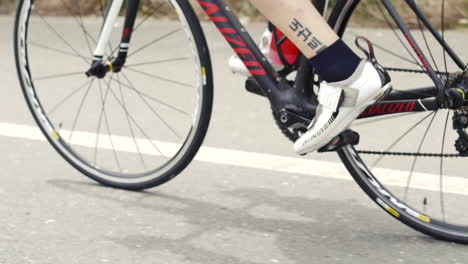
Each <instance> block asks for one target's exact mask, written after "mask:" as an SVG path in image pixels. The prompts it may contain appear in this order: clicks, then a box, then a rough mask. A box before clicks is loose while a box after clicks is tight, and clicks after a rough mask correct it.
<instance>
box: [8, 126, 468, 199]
mask: <svg viewBox="0 0 468 264" xmlns="http://www.w3.org/2000/svg"><path fill="white" fill-rule="evenodd" d="M60 134H61V135H62V137H64V138H67V135H68V133H67V132H66V131H61V132H60ZM0 136H5V137H11V138H20V139H27V140H35V141H45V140H46V139H45V138H44V136H43V135H42V133H41V132H40V130H39V128H37V127H34V126H27V125H18V124H11V123H0ZM99 137H100V143H99V146H98V147H99V148H100V149H108V150H111V149H112V145H111V143H110V141H109V139H108V138H109V137H108V136H107V135H100V136H99ZM95 138H96V134H93V133H89V132H80V131H77V132H75V133H74V134H73V144H74V145H77V146H82V147H92V148H94V144H95ZM112 140H113V143H114V147H115V149H116V150H117V151H123V152H128V153H137V149H136V147H135V144H134V141H133V139H132V138H131V137H123V136H112ZM137 142H138V145H139V149H140V152H141V153H142V154H145V155H160V153H158V152H157V151H156V150H155V149H154V147H152V145H151V144H150V143H149V142H148V141H147V140H146V139H137ZM154 143H155V144H156V145H157V146H158V148H160V150H161V151H162V152H163V153H165V154H167V153H174V152H175V151H177V150H178V145H177V144H174V143H169V142H161V141H154ZM195 160H196V161H201V162H208V163H214V164H221V165H229V166H237V167H244V168H252V169H263V170H270V171H276V172H285V173H293V174H304V175H310V176H313V177H323V178H329V179H339V180H352V178H351V176H349V173H348V171H347V170H346V169H345V168H344V166H343V165H342V164H341V163H336V162H330V161H319V160H311V159H303V158H292V157H285V156H278V155H271V154H266V153H255V152H247V151H240V150H233V149H222V148H213V147H202V148H201V149H200V151H199V152H198V154H197V156H196V157H195ZM374 172H375V174H376V175H377V176H378V177H379V180H381V181H382V182H383V183H384V184H388V185H392V186H401V187H404V186H406V179H407V176H408V172H407V171H400V170H393V169H385V168H377V169H375V170H374ZM411 188H418V189H421V190H429V191H437V192H438V191H439V176H438V175H435V174H428V173H418V172H415V173H414V174H413V180H412V184H411ZM444 192H445V193H453V194H462V195H468V179H466V178H461V177H454V176H444Z"/></svg>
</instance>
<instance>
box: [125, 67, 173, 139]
mask: <svg viewBox="0 0 468 264" xmlns="http://www.w3.org/2000/svg"><path fill="white" fill-rule="evenodd" d="M122 75H123V77H124V78H125V79H126V80H127V82H128V83H129V84H130V86H132V87H133V88H135V86H134V85H133V83H132V82H131V81H130V80H129V79H128V77H127V75H125V73H123V72H122ZM135 90H136V89H135ZM138 96H139V97H140V99H141V100H142V101H143V103H144V104H145V105H146V106H148V108H149V109H150V111H151V112H152V113H153V114H154V115H155V116H156V117H157V118H158V119H159V120H160V121H161V122H162V123H163V124H164V125H165V126H166V127H167V128H169V130H170V131H171V132H172V133H173V134H174V135H175V136H176V137H177V138H178V139H181V138H182V137H181V136H180V135H179V133H177V131H175V129H174V128H173V127H172V126H171V125H169V123H168V122H167V121H166V120H165V119H164V118H163V117H162V116H161V115H160V114H159V113H158V112H157V111H156V110H155V109H154V107H152V106H151V105H150V104H149V103H148V101H147V100H146V99H145V98H144V97H142V96H141V95H140V94H138Z"/></svg>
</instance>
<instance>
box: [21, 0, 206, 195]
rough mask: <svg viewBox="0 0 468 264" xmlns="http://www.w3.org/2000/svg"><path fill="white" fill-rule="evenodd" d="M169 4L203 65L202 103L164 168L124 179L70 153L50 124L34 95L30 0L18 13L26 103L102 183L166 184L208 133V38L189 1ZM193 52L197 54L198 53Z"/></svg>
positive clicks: (58, 144)
mask: <svg viewBox="0 0 468 264" xmlns="http://www.w3.org/2000/svg"><path fill="white" fill-rule="evenodd" d="M169 1H170V2H169V3H170V4H171V5H172V7H173V8H175V11H177V14H178V16H179V19H180V21H181V22H183V23H184V24H183V27H184V29H185V31H186V33H187V34H188V35H189V39H190V40H191V41H193V42H192V43H193V44H194V47H192V48H194V50H195V51H196V54H195V55H196V56H195V57H196V58H195V59H196V60H198V62H199V65H200V74H201V75H203V76H200V80H201V81H200V85H201V88H200V92H199V93H200V94H199V97H201V98H202V99H200V100H201V103H200V106H199V108H198V109H199V110H198V111H200V113H199V115H198V116H199V117H198V119H197V120H194V121H193V128H192V129H191V130H190V132H189V134H188V136H187V138H189V139H187V141H185V142H184V143H183V145H182V147H180V149H179V151H178V152H177V153H176V154H175V156H174V158H173V159H171V160H170V161H169V162H168V163H167V166H166V167H164V168H163V169H155V170H151V171H149V172H148V173H145V174H144V175H143V174H142V177H141V178H131V179H125V178H122V177H120V176H119V177H116V176H115V174H114V173H112V174H111V173H108V172H107V171H104V170H101V169H99V168H97V167H93V166H92V165H91V164H87V163H86V162H85V161H83V160H81V159H80V158H79V157H77V156H75V154H73V153H71V148H70V147H69V146H68V145H67V143H66V142H64V141H63V140H61V138H60V137H58V132H57V130H56V129H55V128H54V127H53V126H52V125H51V123H50V121H49V120H48V117H47V116H46V114H45V111H43V108H42V105H41V100H40V99H39V98H38V97H37V95H36V94H35V87H34V84H33V82H32V81H31V74H30V69H29V58H28V42H27V39H28V33H29V32H28V27H29V17H30V15H31V6H32V3H31V2H32V1H31V0H20V1H19V3H18V8H17V12H16V21H15V30H14V52H15V60H16V68H17V73H18V77H19V80H20V85H21V88H22V91H23V95H24V97H25V100H26V102H27V105H28V107H29V109H30V111H31V113H32V115H33V117H34V120H35V122H36V124H37V125H38V126H39V128H40V130H41V131H42V133H43V134H44V135H45V137H46V139H47V141H48V142H49V143H50V144H51V145H52V146H53V147H54V149H55V150H56V151H57V152H58V153H59V155H60V156H61V157H62V158H64V159H65V160H66V161H67V162H68V163H69V164H70V165H71V166H73V167H74V168H75V169H77V170H78V171H80V172H81V173H83V174H84V175H86V176H88V177H89V178H91V179H93V180H95V181H97V182H99V183H101V184H103V185H106V186H110V187H113V188H118V189H125V190H143V189H148V188H153V187H156V186H159V185H161V184H164V183H166V182H168V181H170V180H172V179H173V178H175V177H176V176H177V175H179V174H180V173H181V172H182V171H183V170H184V169H185V168H186V167H187V166H188V165H189V164H190V162H191V161H192V160H193V158H194V156H195V155H196V153H197V152H198V150H199V148H200V146H201V145H202V143H203V140H204V138H205V136H206V133H207V130H208V127H209V123H210V118H211V112H212V104H213V74H212V65H211V59H210V52H209V48H208V45H207V42H206V39H205V34H204V32H203V30H202V27H201V25H200V21H199V19H198V17H197V16H196V14H195V12H194V10H193V8H192V6H191V5H190V3H189V2H188V1H184V0H169ZM195 51H194V53H195Z"/></svg>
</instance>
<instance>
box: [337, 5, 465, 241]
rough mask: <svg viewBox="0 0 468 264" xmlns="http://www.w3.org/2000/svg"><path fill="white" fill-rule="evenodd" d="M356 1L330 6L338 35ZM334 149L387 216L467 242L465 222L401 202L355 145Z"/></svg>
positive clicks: (429, 232) (434, 234)
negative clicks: (441, 217)
mask: <svg viewBox="0 0 468 264" xmlns="http://www.w3.org/2000/svg"><path fill="white" fill-rule="evenodd" d="M359 3H360V0H352V1H338V2H337V4H336V6H335V7H334V9H333V11H332V13H331V15H330V18H329V25H330V26H331V27H332V28H333V29H334V30H335V31H336V32H337V34H338V35H339V36H340V37H343V35H344V33H345V31H346V29H347V26H348V22H349V20H350V18H351V17H352V15H353V13H354V11H355V10H356V7H357V6H358V5H359ZM337 152H338V155H339V157H340V159H341V161H342V162H343V164H344V165H345V167H346V169H347V170H348V171H349V173H350V174H351V176H352V177H353V179H354V180H355V181H356V183H357V184H358V185H359V186H360V188H361V189H362V190H363V191H364V192H365V193H366V194H367V195H368V196H369V197H370V198H371V199H372V201H374V202H375V203H376V204H377V205H378V206H379V207H380V208H382V209H383V210H384V211H385V212H386V213H388V214H389V215H390V216H392V217H393V218H395V219H396V220H398V221H400V222H401V223H403V224H405V225H407V226H409V227H411V228H413V229H415V230H416V231H419V232H421V233H424V234H426V235H429V236H431V237H434V238H436V239H440V240H445V241H450V242H457V243H463V244H466V243H468V226H462V225H452V224H449V223H446V222H443V221H440V220H437V219H434V218H431V217H430V216H428V215H425V214H423V213H420V212H419V211H418V210H416V209H414V208H412V207H411V206H409V205H407V204H405V202H403V201H402V200H401V199H398V198H397V197H396V196H395V195H394V194H392V192H390V191H389V190H388V189H387V188H386V187H385V186H384V185H383V184H382V183H381V182H380V181H379V180H378V178H377V177H375V176H374V175H373V173H372V172H371V170H370V169H369V168H368V166H367V165H366V164H365V162H364V161H363V160H362V159H361V158H360V156H359V154H358V152H357V150H356V149H355V147H353V146H351V145H347V146H345V147H343V148H341V149H339V150H338V151H337Z"/></svg>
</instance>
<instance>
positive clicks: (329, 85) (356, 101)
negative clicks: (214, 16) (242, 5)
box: [250, 0, 391, 154]
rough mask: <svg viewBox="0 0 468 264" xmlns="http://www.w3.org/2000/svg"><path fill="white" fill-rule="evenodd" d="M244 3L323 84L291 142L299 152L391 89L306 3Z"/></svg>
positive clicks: (304, 0)
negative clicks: (310, 116) (311, 113)
mask: <svg viewBox="0 0 468 264" xmlns="http://www.w3.org/2000/svg"><path fill="white" fill-rule="evenodd" d="M250 1H251V2H252V3H253V4H254V5H255V6H256V7H257V8H258V9H259V10H260V12H262V14H264V15H265V16H266V17H267V18H268V19H269V20H270V21H271V22H272V23H273V24H275V25H276V26H277V27H278V28H279V29H280V30H281V31H283V32H284V34H285V35H286V36H288V38H289V39H290V40H291V41H292V42H294V44H296V45H297V46H298V48H299V49H300V50H301V52H302V53H303V54H304V55H305V56H306V57H307V58H309V59H310V63H311V64H312V65H313V66H314V68H315V70H316V72H317V73H318V74H319V76H320V77H321V78H322V79H323V80H324V81H325V82H324V83H322V85H321V87H320V91H319V95H318V101H319V107H318V109H317V115H316V117H315V119H314V121H312V123H311V125H310V126H309V130H308V131H307V133H304V134H303V135H302V136H301V137H300V138H299V140H297V142H296V143H295V150H296V152H298V153H300V154H305V153H308V152H311V151H315V150H318V149H320V148H322V147H323V146H325V145H327V143H329V142H330V141H331V140H332V139H333V138H334V137H335V136H336V135H337V134H339V133H341V132H342V131H343V130H345V129H347V128H348V127H349V126H350V124H351V123H352V121H354V120H355V119H356V118H357V117H358V115H359V113H360V112H361V111H362V110H364V108H365V107H367V106H368V105H369V104H372V103H374V102H375V101H376V100H377V99H378V98H379V97H380V96H381V94H382V93H383V92H385V91H386V90H387V89H389V88H390V87H391V85H390V79H389V77H388V74H386V73H385V72H384V71H383V70H381V69H380V67H377V65H374V64H372V63H370V62H367V61H366V60H362V61H361V59H360V58H359V57H358V56H357V55H356V54H355V53H354V52H353V51H352V50H351V49H350V48H349V47H348V46H346V44H345V43H344V42H343V41H342V40H340V39H339V37H338V36H337V35H336V33H335V32H334V31H333V30H332V29H331V28H330V27H329V26H328V24H327V23H326V21H325V20H324V19H323V18H322V16H321V15H320V13H319V12H318V11H317V10H316V9H315V7H314V6H313V5H312V4H311V3H310V1H309V0H250ZM382 88H383V89H382Z"/></svg>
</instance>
